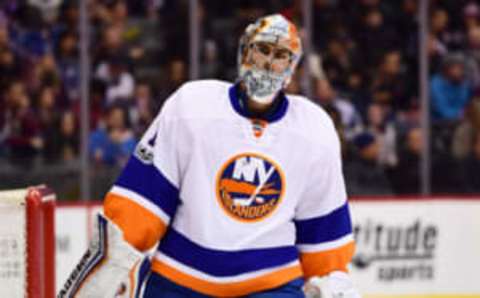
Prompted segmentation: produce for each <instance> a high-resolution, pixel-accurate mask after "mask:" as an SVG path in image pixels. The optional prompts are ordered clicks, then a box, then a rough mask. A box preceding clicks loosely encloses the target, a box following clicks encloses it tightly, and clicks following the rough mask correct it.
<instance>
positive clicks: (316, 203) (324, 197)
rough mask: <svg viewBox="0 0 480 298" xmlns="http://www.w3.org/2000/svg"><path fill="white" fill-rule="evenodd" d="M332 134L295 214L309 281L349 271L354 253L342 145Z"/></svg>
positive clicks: (334, 134) (298, 239)
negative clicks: (348, 267)
mask: <svg viewBox="0 0 480 298" xmlns="http://www.w3.org/2000/svg"><path fill="white" fill-rule="evenodd" d="M331 130H332V132H331V137H329V138H328V140H329V141H328V144H329V145H328V146H329V147H328V148H325V149H324V150H322V151H321V154H319V156H317V158H315V160H314V161H313V162H312V163H311V168H310V169H309V172H308V173H309V175H308V181H307V184H306V185H307V186H306V191H305V193H304V195H303V196H302V197H301V200H300V203H299V205H298V207H297V209H296V213H295V227H296V245H297V248H298V250H299V253H300V261H301V264H302V267H303V270H304V274H305V276H306V277H311V276H322V275H326V274H328V273H330V272H332V271H336V270H340V271H347V265H348V263H349V262H350V260H351V258H352V256H353V252H354V241H353V235H352V224H351V219H350V213H349V206H348V201H347V195H346V190H345V183H344V178H343V174H342V164H341V157H340V144H339V141H338V137H337V135H336V133H335V131H334V130H333V127H332V129H331Z"/></svg>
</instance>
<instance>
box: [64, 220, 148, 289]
mask: <svg viewBox="0 0 480 298" xmlns="http://www.w3.org/2000/svg"><path fill="white" fill-rule="evenodd" d="M149 271H150V260H149V259H148V257H147V256H145V255H144V254H142V253H141V252H139V251H137V250H136V249H135V248H134V247H133V246H131V245H130V244H128V243H127V242H126V241H125V240H124V239H123V234H122V231H121V230H120V229H119V228H118V227H117V226H116V225H115V224H114V223H112V222H111V221H110V220H109V219H107V218H106V217H104V216H103V215H101V214H98V215H97V221H96V223H95V228H94V233H93V238H92V241H91V242H90V245H89V248H88V250H87V251H86V252H85V254H84V255H83V257H82V258H81V260H80V262H79V263H78V264H77V266H75V269H74V270H73V271H72V273H71V274H70V276H69V277H68V279H67V281H66V283H65V285H64V286H63V288H62V289H61V290H60V292H59V293H58V295H57V298H87V297H88V298H127V297H128V298H137V297H140V294H141V290H142V289H141V286H142V284H143V281H144V280H145V278H146V276H147V274H148V272H149Z"/></svg>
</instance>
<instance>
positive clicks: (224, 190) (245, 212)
mask: <svg viewBox="0 0 480 298" xmlns="http://www.w3.org/2000/svg"><path fill="white" fill-rule="evenodd" d="M216 188H217V189H216V193H217V200H218V202H219V203H220V205H221V206H222V208H223V210H225V212H226V213H227V214H228V215H229V216H231V217H233V218H234V219H236V220H240V221H244V222H245V221H246V222H254V221H258V220H262V219H264V218H266V217H267V216H269V215H270V214H272V213H273V211H274V210H275V209H276V207H277V206H278V205H279V203H280V201H281V200H282V197H283V193H284V189H285V179H284V175H283V172H282V171H281V169H280V167H279V166H278V165H277V164H276V163H275V162H273V161H272V160H270V159H268V158H267V157H264V156H262V155H260V154H256V153H243V154H239V155H236V156H234V157H232V158H231V159H230V160H228V161H227V162H226V163H225V164H224V165H223V167H222V168H221V169H220V171H219V173H218V175H217V183H216Z"/></svg>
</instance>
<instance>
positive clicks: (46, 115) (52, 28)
mask: <svg viewBox="0 0 480 298" xmlns="http://www.w3.org/2000/svg"><path fill="white" fill-rule="evenodd" d="M188 2H189V1H187V0H143V1H134V0H90V1H89V20H90V25H91V27H90V34H91V47H90V54H91V62H92V65H91V77H90V81H89V83H90V100H91V101H90V113H89V116H90V128H91V133H90V137H89V138H90V139H89V155H90V158H91V159H92V161H93V162H94V163H95V164H98V165H107V166H121V165H123V164H124V163H125V161H126V159H127V158H128V156H129V154H130V153H131V152H132V150H133V148H134V147H135V144H136V142H137V140H138V138H139V137H140V136H141V135H142V133H143V132H144V131H145V129H146V128H147V127H148V125H149V124H150V122H151V121H152V120H153V118H154V117H155V115H156V114H157V112H158V110H159V109H160V108H161V106H162V103H163V102H164V100H165V99H166V98H167V97H168V95H169V94H171V93H172V92H173V91H174V90H175V89H176V88H178V87H179V86H180V85H181V84H182V83H183V82H185V81H186V80H187V79H188V70H189V63H188V57H189V49H190V45H189V35H188V34H189V15H188V11H189V10H188ZM312 2H313V6H314V7H313V9H312V14H313V32H312V44H311V50H312V55H311V56H310V57H309V58H308V59H304V60H303V62H302V64H301V65H300V67H299V70H298V71H297V73H296V74H295V77H294V79H293V80H292V83H291V84H290V85H289V86H288V92H291V93H300V94H310V95H311V100H312V101H314V102H316V103H317V104H319V105H321V106H323V107H324V108H325V110H326V111H327V112H328V113H329V114H330V115H331V117H332V119H333V120H334V123H335V125H336V128H337V130H338V132H339V135H340V139H341V142H342V150H343V155H344V168H345V176H346V180H347V188H348V191H349V193H350V194H353V195H375V194H377V195H390V194H414V193H418V192H419V191H420V175H419V167H420V159H421V152H422V148H423V146H424V138H425V136H423V135H422V130H421V129H420V99H419V96H418V94H419V76H418V69H419V60H418V56H419V38H418V17H417V15H418V9H419V7H418V1H417V0H398V1H387V0H383V1H382V0H313V1H312ZM430 2H431V6H430V11H429V34H428V58H429V62H430V64H429V65H430V69H429V73H430V81H429V82H428V84H429V92H430V101H431V105H430V108H431V136H430V137H431V144H432V148H431V149H432V154H431V157H432V187H433V191H434V192H435V193H465V192H468V193H470V192H477V193H478V192H480V178H479V177H480V176H478V175H476V173H477V172H478V171H480V4H479V2H478V1H471V0H456V1H448V0H443V1H442V0H432V1H430ZM273 12H280V13H282V14H283V15H284V16H286V17H288V18H289V19H290V20H292V21H293V22H295V23H296V24H297V25H298V26H299V27H300V28H301V30H300V32H301V34H302V35H305V31H304V29H303V18H302V1H301V0H277V1H275V0H265V1H253V0H231V1H228V6H226V3H225V1H218V0H208V1H200V3H199V9H198V11H197V16H198V18H199V20H200V23H201V28H200V29H199V32H200V57H201V65H200V74H199V76H200V77H201V78H219V79H224V80H229V81H234V80H235V78H236V73H237V69H236V67H237V65H236V61H237V59H236V55H237V45H238V38H239V37H240V35H241V33H242V31H243V30H244V28H245V26H246V25H247V24H249V23H251V22H252V21H254V20H255V19H257V18H258V17H260V16H262V15H265V14H268V13H273ZM78 21H79V10H78V1H77V0H64V1H62V0H2V1H0V158H2V160H7V161H8V162H11V163H21V164H25V163H28V162H32V161H34V160H42V161H43V162H46V163H63V162H68V161H71V160H76V159H78V157H79V146H80V144H79V142H80V138H79V121H80V100H79V95H80V66H79V28H78ZM307 70H308V71H307ZM304 73H309V74H310V78H311V80H305V79H304ZM306 82H308V84H307V83H306ZM309 86H310V90H307V88H309Z"/></svg>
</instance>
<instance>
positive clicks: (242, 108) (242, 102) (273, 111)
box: [229, 83, 289, 123]
mask: <svg viewBox="0 0 480 298" xmlns="http://www.w3.org/2000/svg"><path fill="white" fill-rule="evenodd" d="M229 97H230V103H231V105H232V107H233V109H234V110H235V112H237V113H238V114H240V115H241V116H243V117H245V118H248V119H253V118H255V119H260V120H265V121H267V122H269V123H271V122H276V121H278V120H280V119H282V118H283V117H284V116H285V114H286V113H287V110H288V105H289V102H288V98H287V97H286V96H285V94H284V93H283V92H279V93H278V94H277V96H275V98H274V100H273V102H272V104H271V105H270V107H269V108H268V109H267V110H266V111H265V112H264V113H255V112H253V111H251V110H250V109H249V108H248V104H247V102H248V94H247V93H246V92H245V91H243V90H242V88H241V87H240V83H237V84H235V85H233V86H232V87H231V88H230V90H229Z"/></svg>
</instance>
